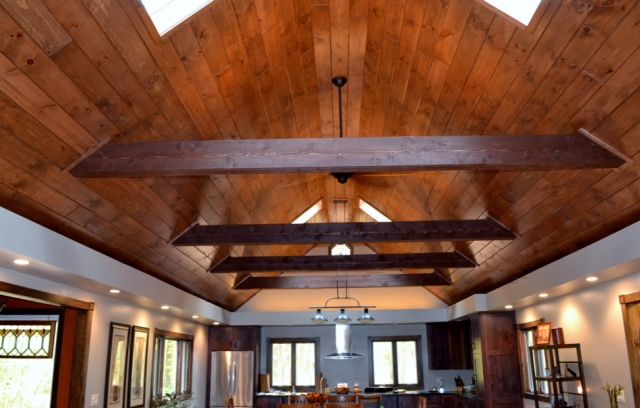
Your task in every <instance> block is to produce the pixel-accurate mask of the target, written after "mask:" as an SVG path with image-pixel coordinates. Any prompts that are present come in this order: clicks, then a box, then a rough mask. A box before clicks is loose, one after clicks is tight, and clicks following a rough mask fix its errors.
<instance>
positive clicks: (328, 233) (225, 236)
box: [173, 218, 516, 246]
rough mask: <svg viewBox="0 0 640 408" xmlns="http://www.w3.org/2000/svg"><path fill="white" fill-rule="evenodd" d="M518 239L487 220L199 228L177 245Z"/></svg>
mask: <svg viewBox="0 0 640 408" xmlns="http://www.w3.org/2000/svg"><path fill="white" fill-rule="evenodd" d="M515 238H516V235H515V234H514V233H513V232H511V231H510V230H509V229H508V228H506V227H505V226H503V225H502V224H500V223H499V222H496V221H495V220H493V219H491V218H488V219H485V220H447V221H402V222H344V223H317V224H252V225H246V224H245V225H195V226H193V227H192V228H191V229H190V230H189V231H187V232H185V233H184V234H182V235H181V236H180V237H179V238H178V239H176V240H175V241H174V242H173V244H174V245H177V246H203V245H286V244H332V243H363V242H426V241H492V240H511V239H515Z"/></svg>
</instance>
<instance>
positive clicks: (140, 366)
mask: <svg viewBox="0 0 640 408" xmlns="http://www.w3.org/2000/svg"><path fill="white" fill-rule="evenodd" d="M148 344H149V329H147V328H146V327H139V326H133V330H132V334H131V345H130V347H129V371H128V378H129V405H128V406H129V407H131V408H135V407H144V403H145V390H146V388H147V350H148Z"/></svg>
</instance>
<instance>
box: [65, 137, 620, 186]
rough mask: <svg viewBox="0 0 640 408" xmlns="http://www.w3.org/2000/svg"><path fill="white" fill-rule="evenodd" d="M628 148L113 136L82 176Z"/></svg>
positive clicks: (491, 161)
mask: <svg viewBox="0 0 640 408" xmlns="http://www.w3.org/2000/svg"><path fill="white" fill-rule="evenodd" d="M621 156H622V155H621V154H618V153H616V151H615V149H613V148H611V147H604V146H603V144H601V143H598V142H597V139H595V138H594V136H590V137H587V136H585V135H582V134H578V135H573V136H571V135H564V136H548V137H544V136H431V137H410V136H404V137H392V138H385V137H378V138H364V137H358V138H351V139H343V138H334V139H326V138H325V139H293V140H284V139H265V140H259V139H257V140H242V141H232V140H224V141H212V140H209V141H192V142H137V143H119V144H107V145H106V146H103V147H102V148H100V149H99V150H98V151H96V152H95V153H93V154H92V155H91V156H89V157H87V158H85V159H84V160H83V161H81V162H80V163H78V164H77V165H76V166H75V167H74V168H73V169H71V173H72V174H73V175H74V176H76V177H85V178H86V177H175V176H203V175H209V174H225V173H248V174H265V173H320V172H322V173H352V172H385V171H418V170H422V171H425V170H457V169H469V170H543V169H547V170H548V169H588V168H615V167H619V166H621V165H622V164H624V162H625V160H624V159H623V158H622V157H621Z"/></svg>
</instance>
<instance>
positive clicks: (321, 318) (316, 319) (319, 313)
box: [311, 309, 328, 324]
mask: <svg viewBox="0 0 640 408" xmlns="http://www.w3.org/2000/svg"><path fill="white" fill-rule="evenodd" d="M327 321H328V320H327V318H326V317H324V316H323V315H322V309H316V315H315V316H313V317H312V318H311V323H313V324H325V323H326V322H327Z"/></svg>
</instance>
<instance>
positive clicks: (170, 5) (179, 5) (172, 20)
mask: <svg viewBox="0 0 640 408" xmlns="http://www.w3.org/2000/svg"><path fill="white" fill-rule="evenodd" d="M141 1H142V4H143V5H144V8H145V9H146V10H147V13H148V14H149V17H151V21H152V22H153V25H154V26H156V30H158V33H159V34H160V35H165V34H166V33H168V32H169V31H171V29H173V28H174V27H176V26H177V25H179V24H180V23H182V22H183V21H185V20H186V19H188V18H189V17H191V16H192V15H194V14H196V13H197V12H198V11H200V10H201V9H202V8H203V7H205V6H206V5H208V4H209V3H211V2H213V0H141Z"/></svg>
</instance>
